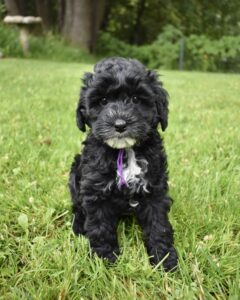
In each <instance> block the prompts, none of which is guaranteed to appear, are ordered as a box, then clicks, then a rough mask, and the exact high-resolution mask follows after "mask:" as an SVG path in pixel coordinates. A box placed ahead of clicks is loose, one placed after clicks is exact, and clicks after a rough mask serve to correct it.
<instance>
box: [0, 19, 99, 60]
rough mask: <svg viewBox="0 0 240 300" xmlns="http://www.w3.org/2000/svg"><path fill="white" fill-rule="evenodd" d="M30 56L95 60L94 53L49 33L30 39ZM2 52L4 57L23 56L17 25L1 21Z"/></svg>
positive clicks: (0, 41)
mask: <svg viewBox="0 0 240 300" xmlns="http://www.w3.org/2000/svg"><path fill="white" fill-rule="evenodd" d="M29 48H30V51H29V54H28V55H27V57H28V58H41V59H51V60H56V61H72V62H94V61H95V59H94V57H93V56H92V55H90V54H88V53H87V52H86V51H84V50H83V49H81V48H78V47H71V46H69V45H68V44H67V43H66V42H65V41H64V40H63V39H62V38H61V37H60V36H58V35H55V34H52V33H50V32H49V33H48V34H46V35H41V36H34V35H32V36H31V37H30V39H29ZM0 52H1V53H2V54H3V56H4V57H23V53H22V49H21V46H20V42H19V31H18V29H17V27H15V26H12V27H9V26H7V25H5V24H2V23H0Z"/></svg>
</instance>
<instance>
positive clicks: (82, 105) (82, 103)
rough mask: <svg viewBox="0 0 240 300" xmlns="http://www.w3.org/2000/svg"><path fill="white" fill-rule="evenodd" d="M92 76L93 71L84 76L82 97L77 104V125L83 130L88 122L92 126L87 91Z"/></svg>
mask: <svg viewBox="0 0 240 300" xmlns="http://www.w3.org/2000/svg"><path fill="white" fill-rule="evenodd" d="M92 78H93V74H92V73H85V74H84V78H83V84H84V85H83V87H82V90H81V92H80V99H79V101H78V106H77V110H76V117H77V126H78V128H79V129H80V130H81V131H83V132H85V131H86V124H87V125H88V126H89V127H90V123H89V120H88V116H87V107H86V101H87V100H86V91H87V89H88V88H89V85H90V83H91V81H92Z"/></svg>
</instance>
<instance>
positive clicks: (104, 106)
mask: <svg viewBox="0 0 240 300" xmlns="http://www.w3.org/2000/svg"><path fill="white" fill-rule="evenodd" d="M84 83H85V86H84V87H83V89H82V92H81V98H80V103H79V106H78V110H77V118H78V125H79V127H80V129H81V130H84V129H85V128H83V127H84V123H87V124H88V125H89V126H90V127H91V128H92V132H93V134H94V135H95V137H96V138H98V139H101V140H102V141H103V142H105V143H106V144H108V145H109V146H110V147H112V148H118V149H121V148H127V147H131V146H133V145H134V144H135V143H141V142H142V141H144V140H145V139H147V137H148V135H149V133H150V132H151V130H152V129H153V128H156V126H157V123H158V122H161V120H160V115H159V112H160V111H159V110H162V114H163V113H167V98H166V93H165V91H164V90H163V89H162V88H161V85H160V84H159V82H157V80H156V75H155V74H154V73H152V72H149V71H146V70H145V68H144V66H143V65H142V64H141V63H139V62H137V61H135V60H127V59H123V58H114V59H106V60H103V61H100V62H99V63H98V64H97V65H96V66H95V73H94V74H91V73H87V74H86V75H85V80H84ZM157 93H158V94H157ZM159 93H160V94H161V95H160V94H159ZM160 96H161V97H162V98H161V100H160V101H161V102H160V103H157V101H159V98H160ZM157 98H158V99H157ZM164 101H165V103H163V102H164ZM163 104H165V107H164V105H163ZM164 109H165V110H166V111H165V112H164ZM160 113H161V112H160ZM162 127H163V126H162ZM164 129H165V128H164Z"/></svg>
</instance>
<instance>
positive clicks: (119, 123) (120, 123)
mask: <svg viewBox="0 0 240 300" xmlns="http://www.w3.org/2000/svg"><path fill="white" fill-rule="evenodd" d="M114 127H115V130H116V131H117V132H120V133H122V132H124V131H125V130H126V127H127V122H126V121H124V120H123V119H117V120H116V121H115V123H114Z"/></svg>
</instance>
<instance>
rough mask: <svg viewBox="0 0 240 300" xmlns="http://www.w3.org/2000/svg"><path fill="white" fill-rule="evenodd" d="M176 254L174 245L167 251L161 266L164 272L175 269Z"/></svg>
mask: <svg viewBox="0 0 240 300" xmlns="http://www.w3.org/2000/svg"><path fill="white" fill-rule="evenodd" d="M177 263H178V255H177V252H176V250H175V248H174V247H171V248H170V249H169V251H168V257H167V258H166V259H165V260H164V262H163V267H164V270H165V271H166V272H169V271H170V272H173V271H176V269H177Z"/></svg>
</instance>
